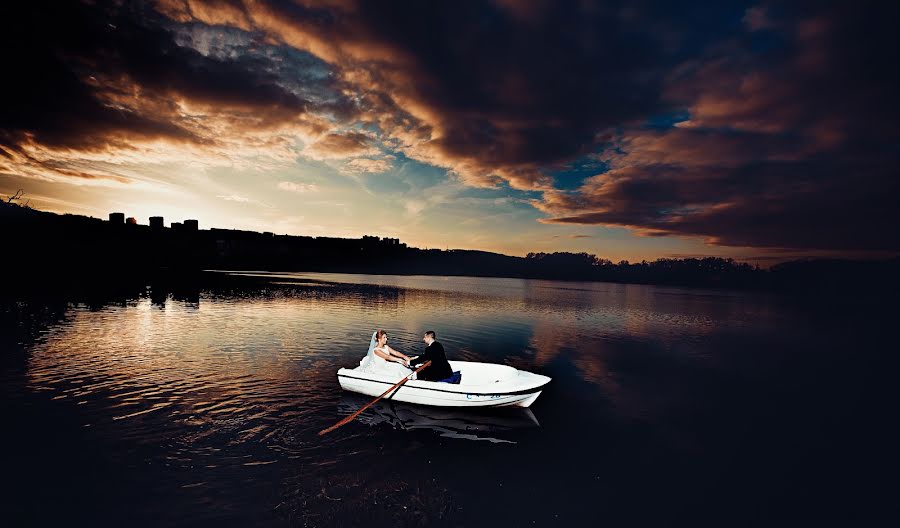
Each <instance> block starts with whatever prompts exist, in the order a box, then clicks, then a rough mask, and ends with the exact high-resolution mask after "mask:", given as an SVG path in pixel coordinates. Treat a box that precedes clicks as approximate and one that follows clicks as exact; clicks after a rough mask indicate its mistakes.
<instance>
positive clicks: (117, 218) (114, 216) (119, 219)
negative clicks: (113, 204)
mask: <svg viewBox="0 0 900 528" xmlns="http://www.w3.org/2000/svg"><path fill="white" fill-rule="evenodd" d="M109 223H111V224H124V223H125V213H109Z"/></svg>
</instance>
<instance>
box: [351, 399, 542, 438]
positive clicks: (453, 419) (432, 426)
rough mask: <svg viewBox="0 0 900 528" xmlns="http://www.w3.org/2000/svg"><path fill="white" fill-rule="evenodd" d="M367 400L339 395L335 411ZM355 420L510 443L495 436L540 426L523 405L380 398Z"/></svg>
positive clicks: (457, 436)
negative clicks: (485, 406)
mask: <svg viewBox="0 0 900 528" xmlns="http://www.w3.org/2000/svg"><path fill="white" fill-rule="evenodd" d="M369 401H371V400H369V399H368V398H364V397H359V396H355V395H352V394H343V395H341V401H340V403H339V404H338V411H339V413H340V414H341V415H349V414H352V413H354V412H356V411H357V410H358V409H359V408H360V407H362V406H363V405H365V404H366V403H368V402H369ZM357 421H360V422H362V423H365V424H367V425H370V426H377V425H381V424H387V425H390V426H391V427H393V428H395V429H404V430H408V431H412V430H417V429H429V430H432V431H435V432H437V433H439V434H440V435H441V436H444V437H448V438H461V439H464V440H484V441H488V442H494V443H510V444H514V443H515V442H514V441H512V440H509V439H505V438H498V437H497V436H499V435H500V434H502V433H508V432H509V431H513V430H516V429H533V428H537V427H540V426H541V424H540V422H538V420H537V418H536V417H535V416H534V413H533V412H531V409H528V408H524V407H510V408H502V409H497V408H494V409H491V410H490V411H487V410H472V409H458V408H453V407H428V406H424V405H412V404H408V403H400V402H393V401H384V400H382V401H379V402H377V403H376V404H375V405H373V406H371V407H369V408H368V409H366V410H365V411H364V412H363V413H362V414H361V415H359V417H357Z"/></svg>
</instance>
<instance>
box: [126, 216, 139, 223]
mask: <svg viewBox="0 0 900 528" xmlns="http://www.w3.org/2000/svg"><path fill="white" fill-rule="evenodd" d="M125 223H126V224H129V225H137V219H136V218H135V217H133V216H129V217H128V218H126V219H125Z"/></svg>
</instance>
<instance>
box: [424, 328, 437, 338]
mask: <svg viewBox="0 0 900 528" xmlns="http://www.w3.org/2000/svg"><path fill="white" fill-rule="evenodd" d="M425 335H426V336H428V337H430V338H431V339H437V335H435V333H434V330H429V331H427V332H425Z"/></svg>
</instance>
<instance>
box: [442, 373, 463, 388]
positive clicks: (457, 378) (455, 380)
mask: <svg viewBox="0 0 900 528" xmlns="http://www.w3.org/2000/svg"><path fill="white" fill-rule="evenodd" d="M460 381H462V371H460V370H454V371H453V375H452V376H450V377H449V378H447V379H442V380H440V381H439V383H452V384H454V385H459V382H460Z"/></svg>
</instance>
